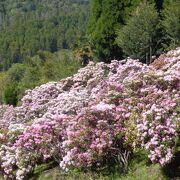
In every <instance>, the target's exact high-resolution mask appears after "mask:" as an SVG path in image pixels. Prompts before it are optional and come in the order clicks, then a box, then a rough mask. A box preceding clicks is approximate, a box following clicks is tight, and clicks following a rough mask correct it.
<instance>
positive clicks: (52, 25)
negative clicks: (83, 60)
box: [0, 0, 89, 70]
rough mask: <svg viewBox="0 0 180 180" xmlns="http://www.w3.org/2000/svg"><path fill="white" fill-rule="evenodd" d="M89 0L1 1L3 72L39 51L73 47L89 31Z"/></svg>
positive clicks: (0, 37)
mask: <svg viewBox="0 0 180 180" xmlns="http://www.w3.org/2000/svg"><path fill="white" fill-rule="evenodd" d="M88 17H89V1H87V0H24V1H22V0H4V1H1V2H0V70H4V69H8V67H9V66H10V65H11V64H12V63H16V62H21V61H23V60H24V58H25V57H26V56H29V55H30V56H32V55H34V54H36V52H37V51H38V50H48V51H51V52H55V51H57V50H59V49H62V48H72V47H73V46H74V45H75V44H76V43H77V41H78V40H79V39H81V38H82V37H83V36H84V34H85V30H86V23H87V19H88Z"/></svg>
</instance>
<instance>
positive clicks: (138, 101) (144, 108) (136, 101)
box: [0, 48, 180, 180]
mask: <svg viewBox="0 0 180 180" xmlns="http://www.w3.org/2000/svg"><path fill="white" fill-rule="evenodd" d="M157 61H158V60H156V61H155V62H154V63H153V64H152V65H149V66H147V65H145V64H142V63H140V62H139V61H138V60H132V59H126V60H122V61H115V60H114V61H112V62H111V63H110V64H105V63H97V64H95V63H92V62H91V63H90V64H89V65H87V66H86V67H84V68H82V69H80V70H79V71H78V73H77V74H75V75H74V76H72V77H69V78H66V79H64V80H61V81H60V82H50V83H47V84H44V85H42V86H40V87H36V88H35V89H33V90H28V91H27V92H26V95H25V96H24V97H23V98H22V103H21V106H18V107H12V106H0V172H1V173H2V174H3V175H4V178H5V179H14V178H15V179H17V180H21V179H26V178H27V177H28V175H29V174H31V173H32V172H33V170H34V168H35V167H36V165H37V164H40V163H42V162H48V161H54V162H56V163H58V164H59V166H60V168H62V169H63V170H65V171H68V170H71V169H73V168H80V169H81V168H83V169H93V168H99V167H103V166H106V165H107V164H109V163H118V164H121V167H124V169H127V166H128V162H129V160H130V159H131V157H132V155H133V152H135V151H136V150H137V149H139V148H141V149H146V151H147V152H148V154H149V155H148V157H149V159H150V160H151V161H152V162H153V163H160V164H161V165H162V166H164V165H166V164H167V163H169V162H170V161H171V160H172V158H173V156H174V153H175V148H176V141H177V139H178V137H179V135H180V132H179V128H180V117H179V111H180V109H179V107H180V48H177V49H176V50H173V51H170V52H168V53H167V54H164V55H163V56H161V57H160V58H159V62H160V61H162V62H163V63H162V64H161V63H159V62H158V63H157Z"/></svg>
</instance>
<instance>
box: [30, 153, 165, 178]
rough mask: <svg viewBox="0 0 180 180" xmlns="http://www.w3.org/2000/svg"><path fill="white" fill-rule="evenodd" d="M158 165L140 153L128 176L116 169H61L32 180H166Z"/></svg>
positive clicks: (54, 169)
mask: <svg viewBox="0 0 180 180" xmlns="http://www.w3.org/2000/svg"><path fill="white" fill-rule="evenodd" d="M166 179H167V178H166V177H165V175H163V171H162V169H161V167H160V166H159V165H158V164H150V163H149V162H148V161H147V154H146V153H145V152H138V153H137V154H135V155H134V156H133V159H132V160H131V162H130V164H129V170H128V173H127V174H122V171H120V169H119V170H118V168H117V167H116V168H115V172H107V171H106V172H100V173H98V172H92V171H90V172H81V171H78V170H73V171H70V172H68V173H65V172H63V171H61V170H60V168H59V167H55V168H53V169H50V170H47V171H44V172H42V173H39V174H37V176H35V177H33V178H32V179H31V180H166Z"/></svg>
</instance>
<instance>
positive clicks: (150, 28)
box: [117, 2, 161, 63]
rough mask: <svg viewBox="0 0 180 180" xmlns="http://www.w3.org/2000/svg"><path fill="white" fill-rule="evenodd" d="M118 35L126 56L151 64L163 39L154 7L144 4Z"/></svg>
mask: <svg viewBox="0 0 180 180" xmlns="http://www.w3.org/2000/svg"><path fill="white" fill-rule="evenodd" d="M117 34H118V37H117V43H118V45H119V47H121V48H122V49H123V52H124V53H125V55H126V56H129V57H131V58H138V59H141V60H143V61H144V62H146V63H149V62H150V61H151V57H152V55H155V54H156V52H157V50H158V49H159V44H160V38H161V37H159V16H158V13H157V11H156V10H155V8H154V5H153V4H149V3H147V2H146V3H142V4H141V5H140V6H139V7H138V8H137V9H136V11H135V12H134V16H132V17H131V18H130V19H129V21H128V22H127V25H126V26H124V27H123V28H121V29H119V30H118V33H117Z"/></svg>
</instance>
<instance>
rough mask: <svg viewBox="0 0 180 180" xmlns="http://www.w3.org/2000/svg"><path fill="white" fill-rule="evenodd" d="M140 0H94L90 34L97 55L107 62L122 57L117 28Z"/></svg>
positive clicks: (123, 22)
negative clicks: (117, 40)
mask: <svg viewBox="0 0 180 180" xmlns="http://www.w3.org/2000/svg"><path fill="white" fill-rule="evenodd" d="M139 2H140V0H92V2H91V16H90V20H89V25H88V36H89V40H90V43H91V46H92V48H93V49H94V50H95V56H96V57H97V58H98V59H99V60H101V61H105V62H109V61H110V59H113V58H121V57H122V51H121V49H120V48H118V46H117V44H116V42H115V39H116V33H115V31H116V28H117V26H119V27H120V28H121V27H122V26H123V25H124V24H125V22H126V20H127V19H128V17H129V16H130V14H131V12H132V10H133V9H134V7H136V6H137V5H138V4H139Z"/></svg>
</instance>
